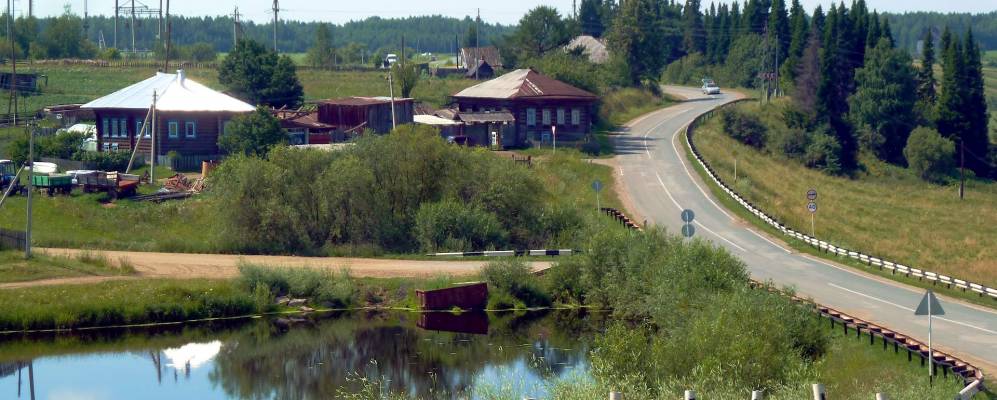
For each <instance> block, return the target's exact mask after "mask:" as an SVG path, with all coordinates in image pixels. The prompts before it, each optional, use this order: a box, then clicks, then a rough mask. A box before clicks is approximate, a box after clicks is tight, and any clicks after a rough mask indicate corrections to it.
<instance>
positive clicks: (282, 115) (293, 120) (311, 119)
mask: <svg viewBox="0 0 997 400" xmlns="http://www.w3.org/2000/svg"><path fill="white" fill-rule="evenodd" d="M273 113H274V116H276V117H277V119H278V120H280V127H281V128H283V129H284V130H285V131H287V139H288V141H287V143H288V144H290V145H292V146H295V145H305V144H329V143H337V142H342V141H343V140H345V135H344V134H343V132H341V131H339V130H338V129H337V126H336V125H330V124H323V123H321V122H319V120H318V112H315V111H287V110H274V111H273Z"/></svg>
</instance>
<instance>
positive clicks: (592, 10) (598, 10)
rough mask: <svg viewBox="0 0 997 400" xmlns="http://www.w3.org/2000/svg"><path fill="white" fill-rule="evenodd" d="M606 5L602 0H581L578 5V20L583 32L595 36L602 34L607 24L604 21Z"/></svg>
mask: <svg viewBox="0 0 997 400" xmlns="http://www.w3.org/2000/svg"><path fill="white" fill-rule="evenodd" d="M607 3H608V2H607ZM606 7H607V4H603V1H602V0H582V2H581V4H579V6H578V20H579V21H580V22H581V29H582V33H583V34H585V35H589V36H592V37H597V38H598V37H601V36H602V34H603V32H605V31H606V26H607V25H609V24H608V23H607V21H605V19H606V14H607V11H606Z"/></svg>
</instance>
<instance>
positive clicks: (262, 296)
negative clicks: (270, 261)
mask: <svg viewBox="0 0 997 400" xmlns="http://www.w3.org/2000/svg"><path fill="white" fill-rule="evenodd" d="M239 284H240V286H241V287H242V288H243V289H244V290H246V292H247V293H252V294H253V296H254V299H255V300H256V301H257V304H259V305H261V306H264V307H261V308H262V309H265V308H266V306H269V305H270V303H269V302H264V300H269V299H271V298H272V297H274V296H290V297H294V298H306V299H311V300H312V301H314V302H316V303H322V304H324V305H325V306H330V307H336V308H342V307H348V306H350V305H352V304H354V303H355V300H356V298H357V296H358V293H359V290H358V289H357V287H356V284H355V282H354V281H353V279H352V278H351V277H350V274H349V271H348V270H342V271H340V272H339V273H338V274H337V273H335V272H332V271H328V270H322V269H312V268H272V267H266V266H259V265H252V264H243V265H240V266H239Z"/></svg>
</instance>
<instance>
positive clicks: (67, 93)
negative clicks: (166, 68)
mask: <svg viewBox="0 0 997 400" xmlns="http://www.w3.org/2000/svg"><path fill="white" fill-rule="evenodd" d="M9 69H10V68H9V67H4V68H3V69H0V70H3V71H9ZM18 72H24V73H37V74H40V75H45V76H47V77H48V83H47V85H46V83H45V79H44V78H42V79H41V80H40V86H41V92H40V93H39V94H33V95H25V96H23V97H20V98H19V104H18V109H19V110H22V112H23V111H25V110H28V111H34V110H38V109H41V108H43V107H45V106H48V105H53V104H67V103H84V102H88V101H90V100H94V99H96V98H98V97H101V96H104V95H106V94H110V93H112V92H114V91H115V90H118V89H121V88H124V87H126V86H128V85H131V84H133V83H135V82H138V81H141V80H143V79H146V78H148V77H150V76H152V75H153V74H155V73H156V69H154V68H139V67H128V68H119V67H116V68H107V67H94V66H79V65H76V66H62V65H41V64H36V65H19V66H18ZM187 73H188V76H190V77H191V78H193V79H195V80H197V81H198V82H201V83H203V84H205V85H207V86H209V87H212V88H214V89H219V90H223V89H224V87H223V86H222V85H220V84H219V83H218V72H217V71H216V70H213V69H192V70H189V71H187ZM298 78H299V79H300V80H301V85H302V86H303V87H304V89H305V100H306V101H315V100H321V99H327V98H335V97H343V96H387V95H389V89H388V80H387V76H386V75H385V73H384V72H383V71H369V72H366V71H365V72H338V71H320V70H311V69H307V70H306V69H302V70H299V71H298ZM474 83H475V82H474V81H472V80H467V79H458V78H447V79H436V78H426V79H423V80H421V81H420V83H419V85H418V86H416V88H415V89H414V90H413V93H412V95H413V97H415V98H416V99H417V100H419V101H425V102H428V103H430V104H433V105H435V106H440V105H445V104H446V103H447V102H449V97H448V96H450V95H452V94H454V93H456V92H458V91H460V90H461V89H464V88H466V87H468V86H471V85H473V84H474ZM395 95H396V96H397V95H399V89H398V87H397V84H396V88H395ZM8 103H9V99H8V97H7V96H3V99H0V113H5V112H6V110H7V105H8Z"/></svg>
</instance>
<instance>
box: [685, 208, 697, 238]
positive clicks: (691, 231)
mask: <svg viewBox="0 0 997 400" xmlns="http://www.w3.org/2000/svg"><path fill="white" fill-rule="evenodd" d="M695 219H696V213H694V212H692V210H689V209H685V210H682V222H685V224H683V225H682V236H685V237H687V238H691V237H693V236H695V235H696V227H694V226H692V221H693V220H695Z"/></svg>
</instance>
